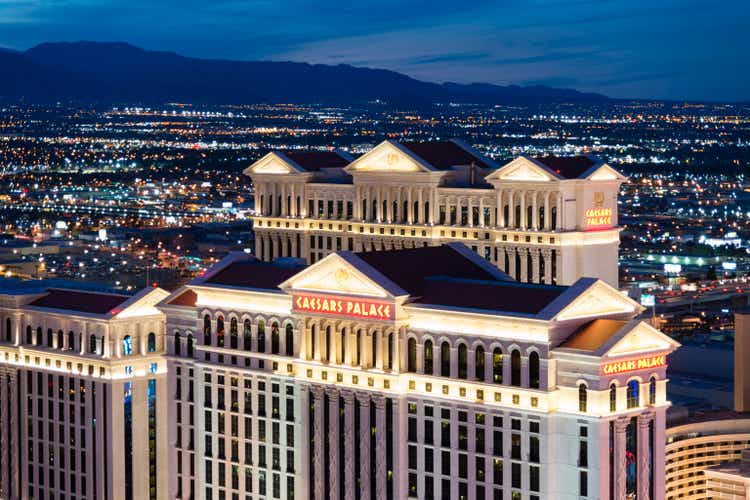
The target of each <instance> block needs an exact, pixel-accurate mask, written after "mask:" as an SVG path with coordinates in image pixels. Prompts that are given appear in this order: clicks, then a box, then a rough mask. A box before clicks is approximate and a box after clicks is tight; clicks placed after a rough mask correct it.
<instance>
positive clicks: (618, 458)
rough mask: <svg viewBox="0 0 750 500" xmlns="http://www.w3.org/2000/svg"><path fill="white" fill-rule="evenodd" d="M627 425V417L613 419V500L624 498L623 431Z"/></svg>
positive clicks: (624, 447)
mask: <svg viewBox="0 0 750 500" xmlns="http://www.w3.org/2000/svg"><path fill="white" fill-rule="evenodd" d="M627 427H628V418H627V417H620V418H618V419H617V420H615V457H614V468H615V471H614V476H615V488H614V492H615V500H624V499H625V464H626V461H625V452H626V443H625V432H626V429H627Z"/></svg>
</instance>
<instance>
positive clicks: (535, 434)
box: [9, 243, 677, 500]
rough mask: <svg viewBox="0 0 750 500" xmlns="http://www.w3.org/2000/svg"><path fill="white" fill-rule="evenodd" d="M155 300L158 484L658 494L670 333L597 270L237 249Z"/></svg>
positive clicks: (170, 491)
mask: <svg viewBox="0 0 750 500" xmlns="http://www.w3.org/2000/svg"><path fill="white" fill-rule="evenodd" d="M158 308H159V309H160V310H161V311H162V312H163V313H164V315H165V322H166V329H165V334H166V351H167V353H166V354H167V355H166V360H167V364H168V369H167V370H168V373H169V377H168V381H167V385H168V387H167V389H166V396H165V401H166V402H165V404H166V405H167V406H168V408H167V414H168V417H167V418H168V421H169V427H168V431H167V433H168V434H167V444H166V447H167V449H168V454H169V457H168V460H167V461H166V463H167V465H166V466H165V467H166V468H167V469H168V470H166V471H165V476H164V477H165V483H161V482H160V483H159V484H158V488H157V492H158V495H159V498H183V499H188V498H190V499H192V498H198V499H212V500H218V499H244V500H250V499H261V498H263V499H265V498H284V499H293V498H297V499H307V498H312V499H315V500H322V499H342V500H343V499H365V500H386V499H400V498H420V499H435V498H445V499H500V498H503V499H513V500H515V499H519V500H521V499H522V500H538V499H541V498H555V499H561V500H568V499H581V498H591V499H595V498H597V499H598V498H602V499H606V498H609V499H618V500H619V499H623V498H635V496H636V495H637V497H638V498H639V499H647V498H653V499H661V498H664V495H665V492H664V479H663V478H664V476H665V471H664V443H665V411H666V408H667V407H668V406H669V402H668V401H667V400H666V382H667V378H666V369H667V363H666V359H667V355H668V354H669V353H670V352H672V351H673V350H674V349H675V348H676V347H677V344H676V343H675V342H674V341H673V340H671V339H669V338H668V337H666V336H664V335H662V334H661V333H659V332H658V331H656V330H654V329H653V328H652V327H650V326H649V325H648V324H646V323H644V322H640V321H638V320H636V319H635V317H636V316H637V315H638V314H639V313H640V311H641V307H640V306H639V305H638V304H637V303H635V302H633V301H632V300H631V299H629V298H628V297H626V296H624V295H622V294H621V293H619V292H618V291H617V290H615V289H613V288H612V287H611V286H609V285H608V284H606V283H605V282H603V281H601V280H597V279H592V278H581V279H579V280H577V281H575V282H574V283H573V284H571V285H570V286H553V285H549V284H548V285H540V284H528V283H518V282H515V281H513V280H511V279H509V278H508V276H507V275H506V274H505V273H503V272H502V271H500V270H499V269H497V268H496V267H495V266H493V265H492V264H491V263H489V262H487V261H486V260H485V259H483V258H482V257H480V256H479V255H477V254H476V253H475V252H473V251H472V250H471V249H469V248H467V247H466V246H464V245H462V244H458V243H452V244H448V245H440V246H428V247H419V248H414V249H402V250H393V251H387V252H384V251H370V252H361V253H355V252H351V251H345V250H342V251H339V252H334V253H331V254H329V255H327V256H325V257H323V258H321V259H319V260H316V262H315V263H314V264H312V265H310V266H305V265H303V264H302V263H301V261H300V260H295V259H276V260H275V261H274V262H262V261H259V260H257V259H255V258H254V257H252V256H249V255H246V254H232V255H230V256H228V257H227V258H226V259H224V260H223V261H221V262H220V263H219V264H217V265H216V266H215V267H214V268H212V269H211V270H209V271H208V272H207V273H206V274H205V275H204V276H202V277H200V278H198V279H196V280H194V281H193V282H191V283H190V284H188V285H187V286H185V287H183V288H181V289H179V290H177V291H175V292H174V293H173V294H171V295H170V296H169V297H167V298H165V299H163V300H162V301H161V302H160V304H159V305H158ZM9 349H11V350H13V349H19V347H11V348H9ZM118 411H119V409H118ZM159 457H160V455H158V454H157V460H158V459H159ZM160 472H161V471H160ZM162 495H163V496H162Z"/></svg>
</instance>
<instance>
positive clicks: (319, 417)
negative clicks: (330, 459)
mask: <svg viewBox="0 0 750 500" xmlns="http://www.w3.org/2000/svg"><path fill="white" fill-rule="evenodd" d="M310 393H311V394H312V397H313V404H314V421H313V436H314V438H315V443H314V448H313V463H314V467H315V484H314V485H313V491H314V494H315V500H322V499H323V498H324V494H325V484H324V482H323V481H325V472H324V470H323V467H324V464H325V456H324V453H325V445H324V443H323V439H325V434H326V433H325V431H324V429H323V416H324V415H323V404H324V402H325V400H324V398H323V388H322V387H321V386H317V385H313V386H311V387H310Z"/></svg>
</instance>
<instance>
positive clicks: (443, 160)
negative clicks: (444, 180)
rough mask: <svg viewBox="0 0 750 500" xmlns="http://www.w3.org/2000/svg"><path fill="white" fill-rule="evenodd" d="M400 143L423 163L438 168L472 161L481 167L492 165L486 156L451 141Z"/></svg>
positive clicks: (441, 168)
mask: <svg viewBox="0 0 750 500" xmlns="http://www.w3.org/2000/svg"><path fill="white" fill-rule="evenodd" d="M401 145H402V146H403V147H405V148H406V149H408V150H409V151H411V152H412V153H414V154H415V155H417V156H419V157H420V158H422V159H423V160H424V161H425V163H429V164H430V165H432V166H433V167H435V168H437V169H440V170H445V169H448V168H450V167H454V166H457V165H471V164H472V163H475V164H476V165H477V166H480V167H483V168H492V167H493V166H494V165H493V164H492V162H491V161H489V160H488V159H487V158H485V157H483V156H481V155H477V154H475V153H473V152H472V151H469V150H468V149H465V148H463V147H461V145H460V144H457V143H455V142H453V141H430V142H402V143H401Z"/></svg>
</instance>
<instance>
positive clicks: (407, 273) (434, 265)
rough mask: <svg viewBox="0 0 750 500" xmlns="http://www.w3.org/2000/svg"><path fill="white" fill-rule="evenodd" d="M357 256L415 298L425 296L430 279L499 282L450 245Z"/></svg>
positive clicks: (359, 254)
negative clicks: (442, 277) (428, 279)
mask: <svg viewBox="0 0 750 500" xmlns="http://www.w3.org/2000/svg"><path fill="white" fill-rule="evenodd" d="M357 256H358V257H359V258H360V259H362V260H364V261H365V262H366V263H368V264H369V265H371V266H372V267H374V268H375V269H376V270H378V271H379V272H381V273H382V274H383V275H385V276H386V277H387V278H388V279H390V280H391V281H393V282H394V283H396V284H397V285H398V286H400V287H401V288H403V289H404V290H406V291H407V292H409V294H410V295H412V296H415V297H416V296H421V295H422V294H423V293H424V289H425V283H426V281H425V279H426V278H428V277H430V276H437V275H440V276H448V277H452V278H466V279H477V280H497V277H496V276H493V275H492V274H490V273H489V272H488V271H487V270H485V269H482V268H481V267H479V266H478V265H477V264H475V263H474V262H472V261H471V260H470V259H468V258H467V257H466V256H464V255H461V254H460V253H459V252H457V251H456V250H454V249H453V248H451V247H450V246H448V245H441V246H436V247H421V248H406V249H402V250H384V251H377V252H361V253H357Z"/></svg>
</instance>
